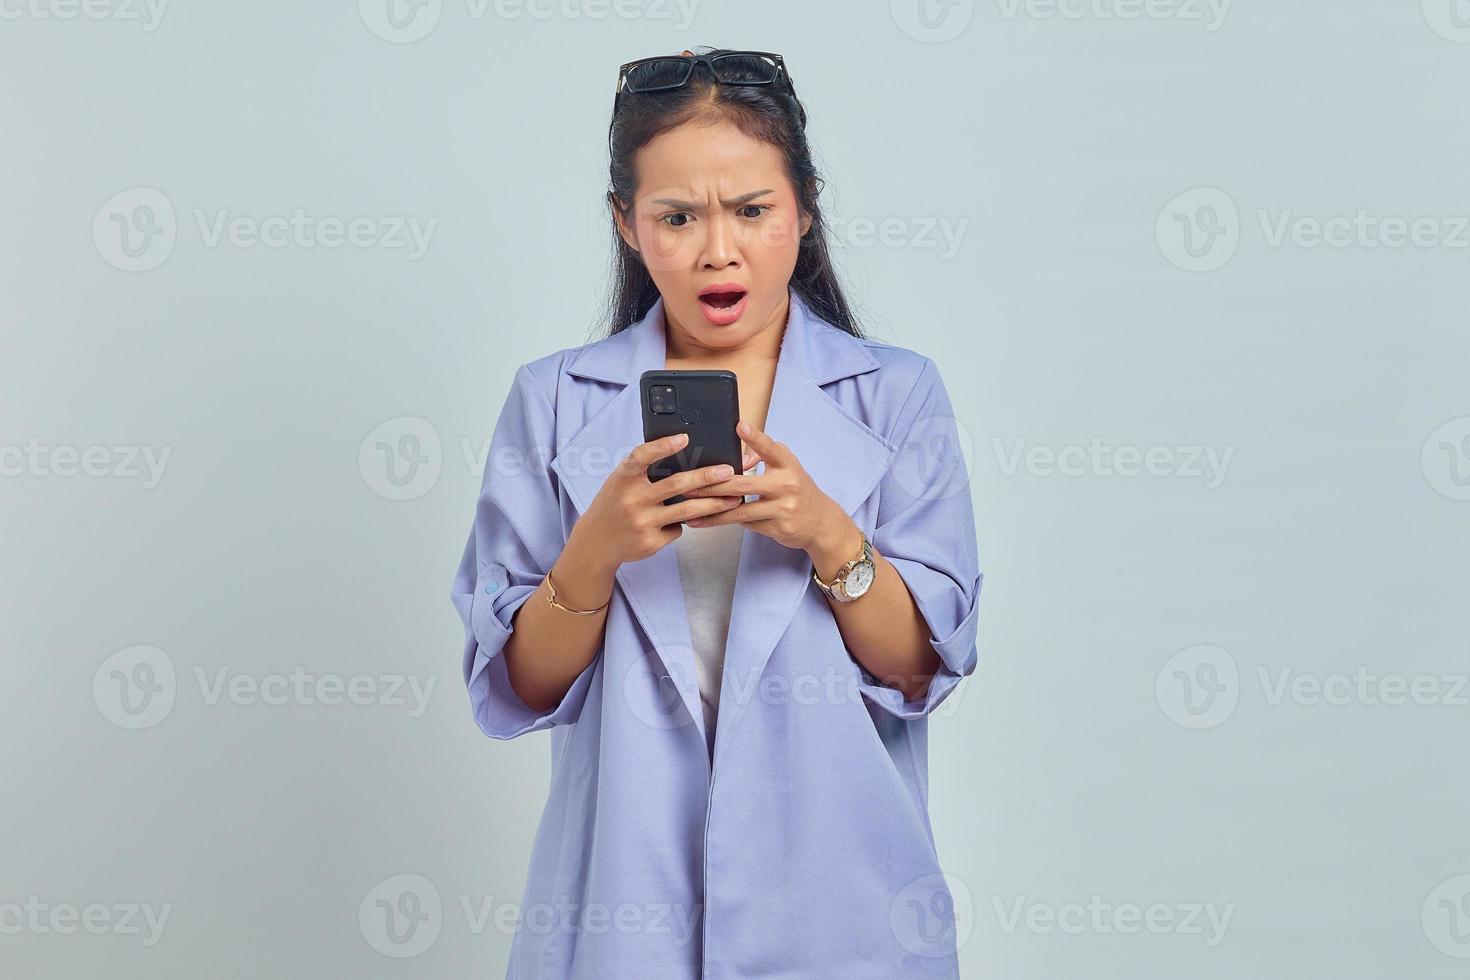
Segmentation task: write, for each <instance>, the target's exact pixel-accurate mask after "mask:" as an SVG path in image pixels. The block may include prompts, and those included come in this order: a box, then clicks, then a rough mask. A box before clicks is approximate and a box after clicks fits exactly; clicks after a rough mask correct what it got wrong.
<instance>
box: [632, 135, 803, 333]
mask: <svg viewBox="0 0 1470 980" xmlns="http://www.w3.org/2000/svg"><path fill="white" fill-rule="evenodd" d="M636 168H637V173H638V189H637V191H636V193H635V196H634V200H633V213H632V215H631V225H630V224H629V223H628V222H625V221H624V220H623V218H622V216H621V215H618V227H619V232H620V233H621V234H622V236H623V239H624V241H626V242H627V243H628V244H629V245H630V246H631V247H632V248H634V249H637V251H638V253H639V254H640V255H641V256H642V258H643V263H644V265H645V266H646V267H647V268H648V272H649V275H650V276H652V278H653V282H654V285H656V286H657V287H658V291H659V293H660V294H661V295H662V296H663V299H664V311H665V315H666V316H667V318H668V321H669V330H670V331H671V332H672V331H678V333H679V338H678V339H679V341H680V342H681V343H682V344H684V345H687V346H689V347H693V348H700V347H704V348H708V349H710V350H728V349H731V348H735V347H739V346H740V345H742V344H744V343H745V342H746V341H748V340H749V339H750V338H751V337H753V336H754V335H755V334H757V333H759V332H760V331H761V330H763V329H765V328H766V327H768V326H771V325H772V324H774V323H777V322H780V323H784V322H785V319H784V316H785V310H786V303H787V288H788V285H789V283H790V281H791V273H792V271H793V270H794V269H795V268H796V257H797V252H798V251H799V249H800V247H801V236H802V235H803V234H805V233H806V231H807V229H808V228H810V227H811V218H810V217H809V216H808V215H806V214H805V212H802V211H801V209H800V206H799V205H798V204H797V201H796V194H795V191H794V190H793V188H792V186H791V181H790V180H789V178H788V177H787V176H786V167H785V161H784V159H783V157H782V156H781V152H780V151H779V150H777V149H776V148H775V147H774V146H772V145H771V144H769V143H766V142H764V141H762V140H758V139H754V138H752V137H750V136H747V135H745V134H744V133H742V132H741V131H740V130H739V129H738V128H737V127H736V126H734V125H732V124H731V123H728V122H723V121H722V122H718V123H715V124H710V123H686V124H684V125H682V126H678V127H676V128H674V129H670V130H667V131H665V132H663V133H660V134H659V135H658V136H656V137H654V139H652V140H650V141H649V142H648V143H647V144H646V145H645V146H644V147H643V148H642V149H641V150H639V151H638V157H637V160H636ZM722 285H723V286H727V287H729V288H728V291H725V292H724V294H716V295H709V294H708V292H707V291H708V290H709V288H710V287H712V286H722ZM702 292H703V293H705V295H703V296H701V293H702Z"/></svg>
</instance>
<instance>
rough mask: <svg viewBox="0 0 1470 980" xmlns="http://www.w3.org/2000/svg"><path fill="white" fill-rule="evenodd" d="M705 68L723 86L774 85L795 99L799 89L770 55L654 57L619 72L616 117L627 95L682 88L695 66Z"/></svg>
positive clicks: (781, 61) (780, 60)
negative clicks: (622, 99) (624, 96)
mask: <svg viewBox="0 0 1470 980" xmlns="http://www.w3.org/2000/svg"><path fill="white" fill-rule="evenodd" d="M695 65H704V66H705V67H706V68H708V69H709V70H710V74H711V75H713V76H714V79H715V81H716V82H719V83H720V84H721V85H774V86H777V87H778V88H782V89H784V90H786V91H787V92H790V93H791V94H792V95H795V94H796V86H795V85H793V84H792V82H791V73H790V72H788V71H787V70H786V59H784V58H782V57H781V56H780V55H779V54H775V53H773V52H770V51H726V52H724V53H722V54H715V55H709V54H696V55H655V56H654V57H652V58H639V59H638V60H637V61H630V62H628V63H627V64H626V65H623V66H621V67H619V68H618V84H617V88H616V89H615V90H614V95H613V114H614V115H616V114H617V111H618V100H619V99H621V98H622V97H623V93H624V92H632V93H635V94H640V93H644V92H662V91H666V90H668V89H676V88H682V87H684V86H685V85H688V84H689V79H690V78H692V77H694V66H695Z"/></svg>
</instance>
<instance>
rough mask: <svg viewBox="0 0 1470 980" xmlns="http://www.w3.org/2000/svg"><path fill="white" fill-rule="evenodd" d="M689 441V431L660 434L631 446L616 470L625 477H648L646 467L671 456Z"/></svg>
mask: <svg viewBox="0 0 1470 980" xmlns="http://www.w3.org/2000/svg"><path fill="white" fill-rule="evenodd" d="M687 442H689V433H687V432H675V433H674V434H673V435H671V436H662V437H661V438H658V439H650V440H648V441H647V442H644V443H640V444H639V445H636V446H634V447H633V451H632V452H630V453H628V455H626V456H624V457H623V459H622V461H621V462H619V463H618V467H617V471H618V473H619V474H621V475H622V476H625V477H638V476H641V477H643V478H644V479H647V478H648V467H650V466H651V465H653V464H654V463H656V462H658V461H659V460H661V459H663V458H664V457H665V456H672V455H674V453H676V452H678V451H679V450H680V449H683V448H684V445H685V444H686V443H687Z"/></svg>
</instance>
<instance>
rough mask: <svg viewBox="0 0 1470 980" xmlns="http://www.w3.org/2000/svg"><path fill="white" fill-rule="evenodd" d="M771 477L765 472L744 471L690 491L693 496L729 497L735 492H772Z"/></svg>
mask: <svg viewBox="0 0 1470 980" xmlns="http://www.w3.org/2000/svg"><path fill="white" fill-rule="evenodd" d="M770 492H771V477H770V476H769V475H767V474H765V473H742V474H740V475H739V476H732V477H730V478H729V479H727V480H719V481H717V482H715V483H711V484H709V485H707V486H698V487H695V488H694V489H692V490H690V491H688V493H689V496H691V497H728V496H731V495H733V494H737V493H738V494H747V493H770Z"/></svg>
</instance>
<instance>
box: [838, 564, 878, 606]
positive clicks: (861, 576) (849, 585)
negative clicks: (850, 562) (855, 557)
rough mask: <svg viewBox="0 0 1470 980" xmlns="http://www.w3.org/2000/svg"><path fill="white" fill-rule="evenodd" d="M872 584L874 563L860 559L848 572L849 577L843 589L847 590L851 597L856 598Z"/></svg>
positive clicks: (843, 584)
mask: <svg viewBox="0 0 1470 980" xmlns="http://www.w3.org/2000/svg"><path fill="white" fill-rule="evenodd" d="M872 584H873V563H872V562H870V561H860V562H858V563H857V564H856V565H854V566H852V570H851V571H849V572H848V573H847V579H846V580H845V581H844V582H843V583H842V591H843V592H846V593H847V594H848V596H849V597H850V598H853V599H856V598H857V597H858V596H860V595H862V594H863V593H864V592H866V591H868V586H870V585H872Z"/></svg>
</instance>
